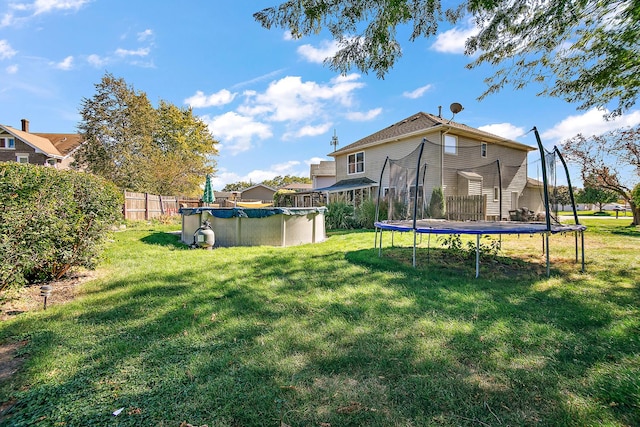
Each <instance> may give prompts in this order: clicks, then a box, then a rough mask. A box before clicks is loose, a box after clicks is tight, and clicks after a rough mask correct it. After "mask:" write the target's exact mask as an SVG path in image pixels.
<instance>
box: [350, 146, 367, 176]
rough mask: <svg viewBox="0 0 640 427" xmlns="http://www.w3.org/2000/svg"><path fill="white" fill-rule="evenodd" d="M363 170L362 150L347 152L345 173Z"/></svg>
mask: <svg viewBox="0 0 640 427" xmlns="http://www.w3.org/2000/svg"><path fill="white" fill-rule="evenodd" d="M362 172H364V151H360V152H359V153H354V154H349V156H348V157H347V174H349V175H351V174H354V173H362Z"/></svg>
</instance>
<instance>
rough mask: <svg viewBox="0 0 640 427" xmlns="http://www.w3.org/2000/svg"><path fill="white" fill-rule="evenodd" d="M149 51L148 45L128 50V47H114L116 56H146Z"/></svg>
mask: <svg viewBox="0 0 640 427" xmlns="http://www.w3.org/2000/svg"><path fill="white" fill-rule="evenodd" d="M149 51H150V49H149V48H148V47H141V48H139V49H136V50H130V49H120V48H118V49H116V55H118V56H122V57H125V56H147V55H149Z"/></svg>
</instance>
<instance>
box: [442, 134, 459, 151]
mask: <svg viewBox="0 0 640 427" xmlns="http://www.w3.org/2000/svg"><path fill="white" fill-rule="evenodd" d="M444 152H445V153H446V154H458V137H456V136H454V135H445V136H444Z"/></svg>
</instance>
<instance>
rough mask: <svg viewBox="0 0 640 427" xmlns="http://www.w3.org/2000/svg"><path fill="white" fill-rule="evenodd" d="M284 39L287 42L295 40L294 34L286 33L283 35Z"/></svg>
mask: <svg viewBox="0 0 640 427" xmlns="http://www.w3.org/2000/svg"><path fill="white" fill-rule="evenodd" d="M282 39H283V40H286V41H291V40H295V39H294V38H293V34H291V31H289V30H287V31H285V32H284V34H282Z"/></svg>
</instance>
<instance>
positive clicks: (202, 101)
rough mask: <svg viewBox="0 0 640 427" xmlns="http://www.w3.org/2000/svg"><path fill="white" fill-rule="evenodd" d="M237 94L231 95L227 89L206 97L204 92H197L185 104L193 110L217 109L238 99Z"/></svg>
mask: <svg viewBox="0 0 640 427" xmlns="http://www.w3.org/2000/svg"><path fill="white" fill-rule="evenodd" d="M236 95H237V94H236V93H231V92H229V91H228V90H227V89H222V90H220V91H219V92H216V93H212V94H211V95H205V94H204V92H202V91H200V90H199V91H196V94H195V95H193V96H191V97H189V98H187V99H185V100H184V103H185V104H188V105H189V106H191V107H193V108H205V107H217V106H220V105H226V104H229V103H230V102H231V101H233V100H234V98H235V97H236Z"/></svg>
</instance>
